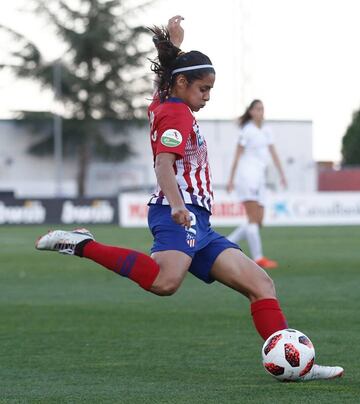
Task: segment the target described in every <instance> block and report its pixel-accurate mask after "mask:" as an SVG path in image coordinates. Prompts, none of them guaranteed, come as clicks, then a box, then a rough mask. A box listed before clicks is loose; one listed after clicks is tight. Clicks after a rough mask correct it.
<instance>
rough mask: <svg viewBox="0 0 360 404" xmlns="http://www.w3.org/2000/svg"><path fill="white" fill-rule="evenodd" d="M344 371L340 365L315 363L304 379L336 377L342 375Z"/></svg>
mask: <svg viewBox="0 0 360 404" xmlns="http://www.w3.org/2000/svg"><path fill="white" fill-rule="evenodd" d="M343 373H344V369H343V368H342V367H340V366H320V365H314V366H313V367H312V368H311V370H310V372H309V373H306V375H305V376H304V377H302V380H304V381H308V380H326V379H336V378H337V377H341V376H342V375H343Z"/></svg>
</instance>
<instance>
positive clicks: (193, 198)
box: [148, 98, 213, 212]
mask: <svg viewBox="0 0 360 404" xmlns="http://www.w3.org/2000/svg"><path fill="white" fill-rule="evenodd" d="M148 116H149V121H150V139H151V147H152V151H153V156H154V162H155V158H156V156H157V155H158V154H159V153H173V154H175V155H176V161H175V163H174V172H175V176H176V180H177V183H178V186H179V191H180V194H181V196H182V198H183V200H184V202H185V203H188V204H192V205H198V206H202V207H204V208H205V209H207V210H208V211H209V212H211V206H212V204H213V190H212V185H211V172H210V166H209V161H208V153H207V146H206V141H205V138H204V137H203V135H202V134H201V133H200V130H199V125H198V124H197V122H196V119H195V117H194V115H193V114H192V112H191V110H190V108H189V107H188V106H187V105H186V104H184V103H183V102H182V100H181V99H179V98H169V99H168V100H166V101H165V102H163V103H160V101H159V99H158V98H155V100H154V101H153V102H152V103H151V104H150V106H149V108H148ZM149 204H160V205H169V202H168V200H167V199H166V196H165V195H164V193H163V192H162V190H161V189H160V187H159V185H157V187H156V189H155V191H154V193H153V195H152V197H151V199H150V202H149Z"/></svg>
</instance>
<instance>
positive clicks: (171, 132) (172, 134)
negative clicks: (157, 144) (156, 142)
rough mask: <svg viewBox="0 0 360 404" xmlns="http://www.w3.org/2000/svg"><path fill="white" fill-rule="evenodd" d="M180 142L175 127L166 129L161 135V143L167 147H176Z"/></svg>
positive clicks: (179, 135) (179, 136)
mask: <svg viewBox="0 0 360 404" xmlns="http://www.w3.org/2000/svg"><path fill="white" fill-rule="evenodd" d="M181 142H182V136H181V133H180V132H179V131H178V130H176V129H168V130H166V131H165V132H164V133H163V134H162V135H161V143H162V144H163V145H164V146H167V147H177V146H179V145H180V144H181Z"/></svg>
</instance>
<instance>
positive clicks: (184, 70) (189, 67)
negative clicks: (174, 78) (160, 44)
mask: <svg viewBox="0 0 360 404" xmlns="http://www.w3.org/2000/svg"><path fill="white" fill-rule="evenodd" d="M209 68H211V69H214V66H213V65H196V66H188V67H179V68H178V69H175V70H173V71H172V72H171V75H174V74H175V73H180V72H186V71H188V70H197V69H209ZM214 70H215V69H214Z"/></svg>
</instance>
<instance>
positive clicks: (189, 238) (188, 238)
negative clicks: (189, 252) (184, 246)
mask: <svg viewBox="0 0 360 404" xmlns="http://www.w3.org/2000/svg"><path fill="white" fill-rule="evenodd" d="M186 242H187V243H188V244H189V247H191V248H192V247H195V242H196V238H195V236H194V235H193V234H191V233H187V234H186Z"/></svg>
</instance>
